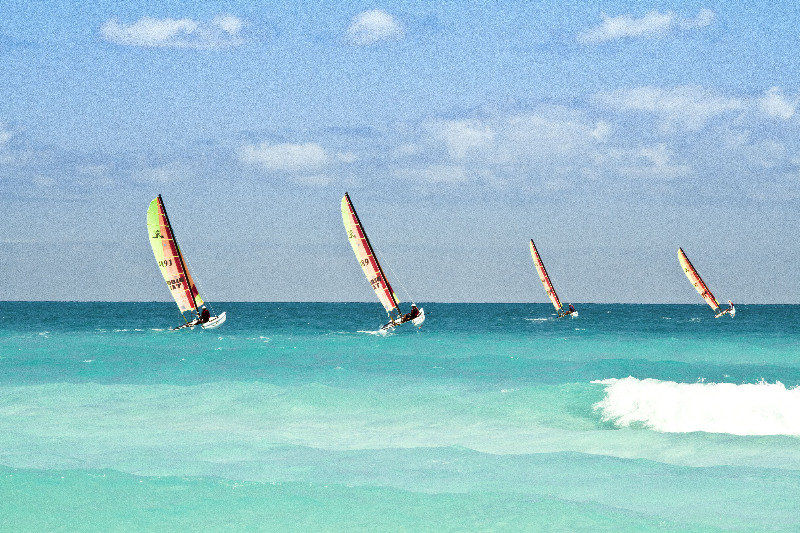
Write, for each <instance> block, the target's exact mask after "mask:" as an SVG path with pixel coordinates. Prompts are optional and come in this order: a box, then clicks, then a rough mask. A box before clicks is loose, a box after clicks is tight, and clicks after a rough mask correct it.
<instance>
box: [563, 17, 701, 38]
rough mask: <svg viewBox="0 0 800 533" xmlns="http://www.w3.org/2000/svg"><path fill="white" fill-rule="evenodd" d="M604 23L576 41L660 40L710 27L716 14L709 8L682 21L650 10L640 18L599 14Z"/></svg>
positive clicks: (584, 33)
mask: <svg viewBox="0 0 800 533" xmlns="http://www.w3.org/2000/svg"><path fill="white" fill-rule="evenodd" d="M601 16H602V18H603V22H602V23H600V25H599V26H595V27H594V28H591V29H589V30H587V31H585V32H583V33H580V34H579V35H578V42H580V43H583V44H599V43H604V42H608V41H616V40H619V39H625V38H634V37H660V36H663V35H666V34H668V33H669V32H671V31H673V30H675V29H678V28H681V29H695V28H704V27H706V26H709V25H711V23H712V22H713V21H714V18H715V16H716V15H715V14H714V12H713V11H712V10H710V9H701V10H700V12H699V13H698V14H697V16H696V17H695V18H688V19H682V18H680V17H678V16H677V15H676V14H675V13H673V12H672V11H667V12H665V13H661V12H659V11H651V12H650V13H647V14H646V15H645V16H643V17H641V18H636V17H633V16H631V15H619V16H616V17H609V16H608V15H605V14H603V15H601Z"/></svg>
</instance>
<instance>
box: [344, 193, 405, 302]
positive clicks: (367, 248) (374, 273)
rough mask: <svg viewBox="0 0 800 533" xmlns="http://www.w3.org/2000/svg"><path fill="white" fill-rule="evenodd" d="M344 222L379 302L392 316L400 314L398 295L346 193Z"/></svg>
mask: <svg viewBox="0 0 800 533" xmlns="http://www.w3.org/2000/svg"><path fill="white" fill-rule="evenodd" d="M342 221H343V222H344V228H345V230H347V238H348V240H349V241H350V245H351V246H352V247H353V252H355V254H356V259H358V263H359V264H360V265H361V269H362V270H363V271H364V275H365V276H367V280H368V281H369V283H370V285H372V289H373V290H374V291H375V294H376V295H377V296H378V300H380V301H381V304H383V307H384V309H386V312H387V313H389V315H390V316H391V313H392V311H397V312H398V313H399V310H398V309H397V304H398V300H397V295H396V294H395V293H394V291H393V290H392V286H391V285H389V281H388V280H387V279H386V276H385V275H384V273H383V269H382V268H381V264H380V263H379V262H378V258H377V257H376V256H375V251H374V250H373V249H372V245H371V244H370V242H369V239H368V238H367V234H366V233H365V232H364V228H363V226H362V225H361V221H360V220H359V219H358V215H357V214H356V210H355V208H353V202H351V201H350V196H349V195H348V194H347V193H344V196H343V197H342Z"/></svg>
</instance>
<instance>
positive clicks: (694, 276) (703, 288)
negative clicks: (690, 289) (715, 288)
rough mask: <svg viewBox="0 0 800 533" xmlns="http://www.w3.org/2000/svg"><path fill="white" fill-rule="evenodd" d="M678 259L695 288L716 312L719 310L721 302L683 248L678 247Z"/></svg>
mask: <svg viewBox="0 0 800 533" xmlns="http://www.w3.org/2000/svg"><path fill="white" fill-rule="evenodd" d="M678 261H680V263H681V267H682V268H683V272H684V274H686V277H687V278H689V281H690V282H691V283H692V285H693V286H694V288H695V290H696V291H697V292H698V293H699V294H700V296H702V297H703V300H705V301H706V303H707V304H708V305H709V307H711V309H713V310H714V312H719V302H717V299H716V298H715V297H714V295H713V294H712V293H711V290H709V288H708V286H707V285H706V284H705V282H704V281H703V278H701V277H700V274H698V273H697V270H696V269H695V268H694V265H692V262H691V261H689V258H688V257H686V252H684V251H683V248H678Z"/></svg>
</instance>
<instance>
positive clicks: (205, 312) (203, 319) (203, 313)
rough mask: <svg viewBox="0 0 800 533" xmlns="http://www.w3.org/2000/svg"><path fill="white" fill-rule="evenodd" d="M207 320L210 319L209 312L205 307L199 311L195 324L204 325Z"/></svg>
mask: <svg viewBox="0 0 800 533" xmlns="http://www.w3.org/2000/svg"><path fill="white" fill-rule="evenodd" d="M209 319H211V312H210V311H209V310H208V308H207V307H204V308H203V310H202V311H200V315H199V316H198V317H197V322H198V323H200V324H205V323H206V322H208V321H209Z"/></svg>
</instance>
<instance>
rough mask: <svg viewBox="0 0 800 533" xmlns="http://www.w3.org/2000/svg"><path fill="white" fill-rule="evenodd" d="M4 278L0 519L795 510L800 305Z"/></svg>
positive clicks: (779, 524)
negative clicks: (128, 286)
mask: <svg viewBox="0 0 800 533" xmlns="http://www.w3.org/2000/svg"><path fill="white" fill-rule="evenodd" d="M578 308H579V311H580V316H579V317H577V318H575V319H566V320H555V319H554V318H553V317H552V316H551V314H550V313H551V310H552V308H551V307H549V306H545V305H531V304H519V305H507V304H490V305H474V304H425V309H426V314H427V316H428V319H427V321H426V323H425V325H424V326H423V328H422V330H421V331H419V332H417V331H416V330H415V329H414V328H411V327H408V328H401V329H399V330H398V331H397V333H396V334H393V335H389V336H385V337H382V336H379V335H376V334H375V333H374V330H375V329H377V327H378V326H379V325H380V324H381V323H382V319H383V317H382V316H381V310H380V307H379V306H378V305H377V304H285V303H283V304H281V303H277V304H267V303H258V304H255V303H250V304H244V303H229V304H216V305H215V311H217V312H219V311H223V310H224V311H227V313H228V322H227V323H226V324H225V325H224V326H223V327H222V328H220V329H218V330H213V331H180V332H169V331H165V330H167V329H169V328H170V327H171V326H173V325H175V324H177V323H178V321H179V317H177V316H176V315H177V312H176V311H175V307H174V305H172V304H166V303H163V304H162V303H149V304H143V303H126V304H119V303H111V304H88V303H80V304H77V303H76V304H62V303H5V302H0V315H2V322H1V324H2V325H1V326H0V528H3V529H15V530H18V529H23V530H32V531H33V530H41V529H56V528H62V527H63V528H67V529H90V530H109V529H133V528H136V529H165V528H168V529H196V528H199V527H211V528H216V529H224V528H242V529H254V528H263V529H273V530H287V529H289V530H308V529H315V530H320V529H321V530H341V529H362V530H375V529H378V530H397V529H408V530H419V529H428V530H475V529H477V530H519V529H553V530H575V529H588V530H637V531H638V530H648V529H654V530H675V529H678V528H680V529H692V530H716V529H743V530H763V529H797V528H798V527H800V513H798V511H797V494H800V475H798V474H800V389H795V388H794V387H796V386H797V385H798V384H800V306H744V305H743V306H738V307H737V312H738V314H737V316H736V318H735V319H728V318H724V319H718V320H715V319H714V318H713V315H712V314H711V311H710V310H709V309H708V308H707V307H705V306H700V305H696V306H680V305H675V306H670V305H597V304H596V305H589V304H584V305H580V306H578Z"/></svg>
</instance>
